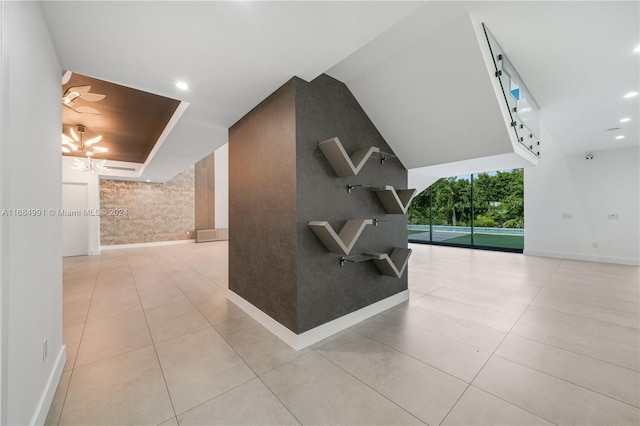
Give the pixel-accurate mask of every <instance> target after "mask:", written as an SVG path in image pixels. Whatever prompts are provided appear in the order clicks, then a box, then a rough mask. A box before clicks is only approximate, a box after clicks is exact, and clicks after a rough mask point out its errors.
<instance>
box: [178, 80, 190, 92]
mask: <svg viewBox="0 0 640 426" xmlns="http://www.w3.org/2000/svg"><path fill="white" fill-rule="evenodd" d="M176 87H177V88H178V89H180V90H187V89H188V88H189V85H188V84H187V83H185V82H184V81H177V82H176Z"/></svg>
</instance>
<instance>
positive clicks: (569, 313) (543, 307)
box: [531, 303, 640, 332]
mask: <svg viewBox="0 0 640 426" xmlns="http://www.w3.org/2000/svg"><path fill="white" fill-rule="evenodd" d="M576 304H577V305H580V306H584V307H585V308H594V307H595V306H590V305H581V304H580V303H576ZM531 306H533V307H534V308H537V309H546V310H548V311H553V312H558V313H560V314H565V315H573V316H576V317H580V318H585V319H589V320H594V321H600V322H606V323H607V324H611V325H617V326H621V327H629V328H637V327H632V326H630V325H626V324H621V323H619V322H612V321H607V320H605V319H601V318H594V317H588V316H586V315H581V314H576V313H574V312H567V311H561V310H559V309H554V308H551V307H548V306H540V305H531ZM605 309H608V308H605ZM629 315H633V314H631V313H629ZM638 331H639V332H640V329H638Z"/></svg>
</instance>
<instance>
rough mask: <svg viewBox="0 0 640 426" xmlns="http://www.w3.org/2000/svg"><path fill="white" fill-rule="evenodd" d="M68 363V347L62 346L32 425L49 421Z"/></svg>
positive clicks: (34, 414)
mask: <svg viewBox="0 0 640 426" xmlns="http://www.w3.org/2000/svg"><path fill="white" fill-rule="evenodd" d="M66 362H67V347H66V346H65V345H62V347H61V348H60V352H58V357H57V358H56V362H55V365H54V367H53V369H52V370H51V374H50V375H49V379H48V380H47V384H46V386H45V388H44V392H43V393H42V396H41V397H40V401H39V402H38V406H37V407H36V411H35V413H33V418H32V419H31V424H32V425H43V424H44V421H45V420H46V419H47V414H49V408H51V403H52V402H53V397H54V395H55V393H56V389H57V388H58V383H60V377H62V372H63V371H64V365H65V364H66Z"/></svg>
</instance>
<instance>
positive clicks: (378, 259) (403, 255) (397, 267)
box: [364, 247, 411, 278]
mask: <svg viewBox="0 0 640 426" xmlns="http://www.w3.org/2000/svg"><path fill="white" fill-rule="evenodd" d="M364 255H366V256H371V257H372V260H373V263H375V264H376V267H377V268H378V269H379V270H380V272H381V273H382V275H388V276H390V277H396V278H400V277H402V274H403V273H404V270H405V269H406V267H407V263H408V262H409V256H411V249H408V248H402V247H394V248H393V250H391V254H387V253H364Z"/></svg>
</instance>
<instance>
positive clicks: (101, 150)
mask: <svg viewBox="0 0 640 426" xmlns="http://www.w3.org/2000/svg"><path fill="white" fill-rule="evenodd" d="M93 150H94V151H95V152H96V154H104V153H105V152H107V151H109V148H105V147H103V146H94V147H93Z"/></svg>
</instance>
